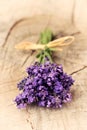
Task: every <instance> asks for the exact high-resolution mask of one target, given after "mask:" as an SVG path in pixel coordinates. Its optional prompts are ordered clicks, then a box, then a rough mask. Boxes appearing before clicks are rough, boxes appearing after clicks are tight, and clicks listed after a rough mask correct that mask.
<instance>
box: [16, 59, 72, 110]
mask: <svg viewBox="0 0 87 130" xmlns="http://www.w3.org/2000/svg"><path fill="white" fill-rule="evenodd" d="M27 74H28V75H27V77H26V78H24V79H23V80H22V81H21V82H20V83H18V88H19V90H22V93H21V94H19V95H18V96H17V97H16V98H15V102H16V104H17V106H18V108H24V107H26V106H27V105H29V104H36V105H38V106H41V107H48V108H60V107H62V105H63V104H64V103H66V102H69V101H71V93H70V88H71V85H73V83H74V80H73V79H72V77H71V76H70V75H67V74H66V73H64V71H63V68H62V66H61V65H59V66H58V65H57V64H56V63H51V62H50V61H48V60H47V61H46V62H45V63H44V64H40V63H38V62H36V63H35V64H33V65H32V66H30V67H29V68H27Z"/></svg>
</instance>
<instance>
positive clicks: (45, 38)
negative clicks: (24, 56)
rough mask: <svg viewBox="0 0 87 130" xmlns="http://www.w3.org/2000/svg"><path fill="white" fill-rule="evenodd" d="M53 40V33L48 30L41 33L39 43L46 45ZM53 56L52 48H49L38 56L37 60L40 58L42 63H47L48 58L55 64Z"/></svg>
mask: <svg viewBox="0 0 87 130" xmlns="http://www.w3.org/2000/svg"><path fill="white" fill-rule="evenodd" d="M52 38H53V33H52V31H50V30H49V29H46V30H44V31H43V32H42V33H41V35H40V40H39V42H40V44H45V45H46V44H48V43H49V42H50V41H52ZM51 55H52V50H50V48H48V47H45V49H44V50H43V51H41V52H40V53H39V54H38V55H37V58H39V62H40V63H45V60H46V57H47V58H48V59H49V60H50V62H53V61H52V56H51Z"/></svg>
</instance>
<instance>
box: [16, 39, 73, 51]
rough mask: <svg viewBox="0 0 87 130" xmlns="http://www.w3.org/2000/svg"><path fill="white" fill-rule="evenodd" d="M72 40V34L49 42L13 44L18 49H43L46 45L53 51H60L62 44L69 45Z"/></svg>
mask: <svg viewBox="0 0 87 130" xmlns="http://www.w3.org/2000/svg"><path fill="white" fill-rule="evenodd" d="M73 41H74V37H73V36H66V37H62V38H59V39H56V40H53V41H51V42H49V43H48V44H46V45H44V44H36V43H32V42H21V43H19V44H17V45H16V46H15V48H16V49H18V50H26V51H28V50H44V49H45V48H46V47H48V48H50V49H53V50H54V51H57V50H58V51H62V50H63V48H62V47H64V46H68V45H70V44H71V43H72V42H73Z"/></svg>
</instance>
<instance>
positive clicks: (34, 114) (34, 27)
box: [0, 0, 87, 130]
mask: <svg viewBox="0 0 87 130" xmlns="http://www.w3.org/2000/svg"><path fill="white" fill-rule="evenodd" d="M63 2H64V1H62V2H60V1H59V3H57V6H58V4H60V5H61V6H63V8H64V7H65V6H66V2H64V3H63ZM68 2H69V1H68ZM81 2H82V1H81V0H80V4H81ZM31 3H32V2H31ZM37 3H40V8H41V7H43V3H44V2H43V1H42V2H41V1H40V0H39V2H37ZM41 3H42V4H41ZM45 3H48V2H47V1H45ZM77 3H78V1H77ZM62 4H63V5H62ZM69 4H70V3H69ZM72 4H73V1H72V2H71V4H70V7H68V9H65V10H66V11H65V10H64V9H60V10H61V11H62V12H65V14H64V15H63V16H60V15H59V12H58V14H57V15H56V16H55V15H54V12H55V11H54V10H56V9H57V7H56V9H55V8H54V10H51V9H50V8H49V6H48V8H49V10H50V11H49V12H51V15H38V16H33V17H30V18H29V19H28V20H26V21H22V22H21V23H19V24H17V26H16V27H15V28H14V29H13V30H12V32H11V34H10V36H9V38H8V40H7V41H6V42H5V44H3V46H1V48H0V129H1V130H19V129H21V130H86V129H87V68H86V67H87V36H86V34H87V32H86V26H87V25H86V18H85V19H84V17H83V15H82V17H83V19H84V20H83V19H80V20H78V19H77V18H76V17H77V16H79V15H78V11H79V10H80V9H79V8H77V10H78V11H76V17H75V18H76V19H75V18H74V22H73V21H72V19H71V12H72V11H71V7H72ZM80 4H79V3H78V4H77V6H79V5H80ZM24 5H25V4H24ZM32 5H33V4H32ZM34 5H35V3H34ZM51 6H52V1H51ZM37 7H38V5H37ZM58 7H59V6H58ZM84 7H85V1H84ZM22 8H23V9H24V8H25V7H24V6H23V7H22ZM27 8H28V7H27ZM45 8H46V7H44V9H42V10H43V11H45V13H46V9H45ZM68 10H69V11H70V13H69V11H68ZM83 10H84V9H83ZM85 10H86V8H85ZM27 11H28V10H27ZM43 11H42V12H43ZM38 12H39V11H38V9H37V13H36V14H38ZM31 13H32V12H31ZM26 14H28V13H26ZM66 14H67V15H66ZM20 15H21V14H19V16H20ZM17 16H18V15H17ZM21 16H22V15H21ZM2 18H3V17H2ZM18 18H21V17H18ZM59 18H60V19H59ZM3 20H4V18H3V19H2V22H1V25H2V23H4V22H3ZM15 20H17V18H15ZM15 20H12V22H11V21H9V20H8V23H9V24H8V25H6V24H5V25H6V26H3V27H2V26H1V30H0V34H1V36H2V38H1V43H3V42H4V40H5V36H6V34H7V32H8V29H9V27H10V26H11V25H12V23H13V21H15ZM82 20H83V21H82ZM77 23H78V24H77ZM46 27H49V28H51V29H52V30H53V32H54V33H55V34H59V32H61V31H62V32H63V34H64V35H71V34H73V33H75V32H78V31H80V33H77V34H75V35H74V36H75V42H74V43H73V44H72V45H70V46H68V47H66V48H65V49H64V51H63V52H62V53H60V52H57V53H55V54H54V61H55V62H57V63H60V64H62V65H63V67H64V70H65V71H66V72H67V73H68V74H71V73H73V72H74V73H73V78H74V79H75V80H76V81H75V84H74V86H73V87H72V95H73V100H72V102H71V103H69V104H67V105H64V107H63V108H62V109H61V110H50V109H44V108H38V107H36V106H35V107H32V106H30V107H29V108H28V109H24V110H18V109H17V108H16V105H15V104H14V102H13V100H14V98H15V96H16V95H17V94H18V90H17V88H16V84H17V82H18V81H20V80H21V79H22V78H23V77H24V75H26V73H25V69H26V67H27V66H29V65H30V64H31V63H33V62H34V61H35V55H36V52H34V53H33V54H32V53H31V52H20V51H17V50H15V49H14V45H15V44H17V43H19V42H20V41H23V40H29V41H34V42H37V41H38V38H39V34H40V32H41V30H44V28H46ZM77 27H78V28H77ZM60 35H61V34H60Z"/></svg>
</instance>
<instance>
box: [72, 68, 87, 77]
mask: <svg viewBox="0 0 87 130" xmlns="http://www.w3.org/2000/svg"><path fill="white" fill-rule="evenodd" d="M86 68H87V66H84V67H82V68H80V69H78V70H76V71H73V72H72V73H71V74H70V75H74V74H77V73H78V72H80V71H82V70H84V69H86Z"/></svg>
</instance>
